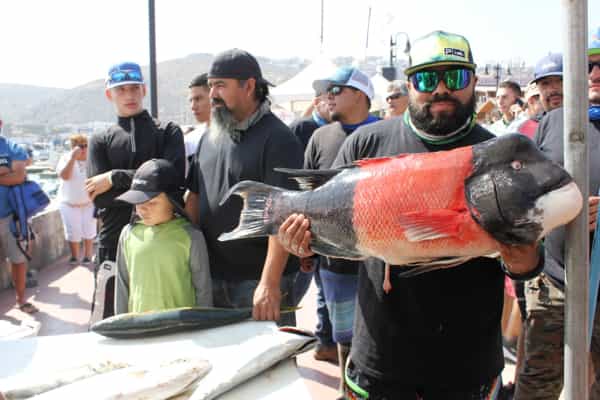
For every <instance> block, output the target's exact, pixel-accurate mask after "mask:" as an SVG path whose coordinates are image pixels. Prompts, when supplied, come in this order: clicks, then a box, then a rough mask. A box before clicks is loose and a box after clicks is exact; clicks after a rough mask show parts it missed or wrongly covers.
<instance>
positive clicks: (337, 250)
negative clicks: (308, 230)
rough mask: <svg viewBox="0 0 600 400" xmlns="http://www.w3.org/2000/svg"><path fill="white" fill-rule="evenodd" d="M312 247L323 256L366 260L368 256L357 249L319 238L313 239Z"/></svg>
mask: <svg viewBox="0 0 600 400" xmlns="http://www.w3.org/2000/svg"><path fill="white" fill-rule="evenodd" d="M310 249H311V250H312V251H314V252H315V253H318V254H321V255H322V256H327V257H333V258H344V259H346V260H364V259H365V258H366V257H365V256H363V255H362V254H360V253H358V252H356V251H352V250H348V249H344V248H341V247H339V246H336V245H335V244H332V243H329V242H325V241H323V240H321V239H318V238H316V239H313V240H312V241H311V242H310Z"/></svg>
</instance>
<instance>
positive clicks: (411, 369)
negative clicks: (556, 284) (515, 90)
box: [278, 31, 542, 400]
mask: <svg viewBox="0 0 600 400" xmlns="http://www.w3.org/2000/svg"><path fill="white" fill-rule="evenodd" d="M411 60H412V63H411V65H410V67H409V68H407V69H406V71H405V73H406V75H407V76H408V80H409V82H408V91H409V106H408V112H407V113H405V114H404V117H403V118H392V119H390V120H386V121H381V122H377V123H374V124H370V125H367V126H364V127H361V128H359V129H357V130H356V131H355V132H354V133H353V134H352V135H351V136H349V137H348V139H347V140H346V141H345V142H344V144H343V145H342V148H341V149H340V152H339V154H338V156H337V158H336V160H335V161H334V163H333V166H334V167H340V166H343V165H348V164H350V163H352V162H353V161H355V160H359V159H362V158H368V157H386V156H395V155H398V154H402V153H424V152H435V151H441V150H450V149H454V148H457V147H462V146H469V145H473V144H476V143H480V142H483V141H485V140H488V139H491V138H493V137H494V135H493V134H492V133H490V132H488V131H487V130H485V129H484V128H482V127H481V126H479V125H477V124H476V122H475V120H474V110H475V84H476V82H477V77H476V76H475V74H474V71H475V67H476V66H475V63H474V62H473V55H472V53H471V48H470V46H469V43H468V41H467V40H466V39H465V38H464V37H462V36H460V35H456V34H452V33H447V32H442V31H435V32H432V33H430V34H428V35H426V36H424V37H422V38H420V39H418V40H416V41H415V42H414V43H413V46H412V50H411ZM415 195H416V194H415ZM309 225H310V221H308V220H307V219H306V218H304V217H303V216H292V217H290V218H288V219H287V220H286V221H285V222H284V223H283V224H282V226H281V228H280V230H279V234H278V237H279V240H280V241H281V243H282V244H283V245H284V247H285V248H286V249H290V250H292V249H293V250H294V251H295V253H297V254H303V255H304V256H308V255H310V254H312V252H311V250H310V237H311V236H310V232H309V231H308V227H309ZM501 255H502V258H503V263H500V262H499V261H498V260H496V259H492V258H476V259H472V260H469V261H467V262H465V263H463V264H461V265H459V266H456V267H453V268H449V269H441V270H437V271H433V272H428V273H425V274H422V275H418V276H415V277H412V278H402V277H399V276H398V275H397V272H396V271H399V270H400V269H396V268H394V266H392V268H391V271H390V274H389V275H390V276H389V280H390V281H391V286H392V288H393V289H392V290H391V291H386V290H384V287H383V284H384V281H385V279H386V276H385V275H386V272H385V271H386V268H385V264H384V262H383V261H381V260H378V259H374V258H368V259H366V260H365V261H364V264H365V267H364V268H360V269H359V280H358V297H357V305H356V314H355V321H354V332H353V338H352V349H351V352H350V360H349V362H348V366H347V368H346V371H345V382H346V385H347V389H346V390H347V397H348V398H350V399H367V398H368V399H370V400H391V399H394V400H415V399H426V400H441V399H443V400H449V399H451V400H454V399H457V400H467V399H469V400H470V399H481V400H483V399H495V398H497V397H496V396H498V392H499V390H500V386H501V377H500V374H501V372H502V369H503V366H504V359H503V353H502V336H501V329H500V319H501V313H502V301H503V291H504V276H505V274H509V275H510V276H512V277H520V278H528V277H531V276H534V275H535V274H537V273H538V271H539V269H540V268H541V266H542V263H541V257H540V255H541V254H540V252H539V250H538V248H537V245H533V246H513V247H509V246H506V247H503V248H502V250H501Z"/></svg>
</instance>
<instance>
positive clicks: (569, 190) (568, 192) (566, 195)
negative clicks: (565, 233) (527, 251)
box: [528, 180, 583, 237]
mask: <svg viewBox="0 0 600 400" xmlns="http://www.w3.org/2000/svg"><path fill="white" fill-rule="evenodd" d="M582 208H583V196H582V194H581V191H580V190H579V187H578V186H577V184H576V183H575V182H573V181H572V180H571V182H569V183H567V184H566V185H563V186H560V187H558V188H556V189H554V190H552V191H550V192H548V193H546V194H544V195H543V196H540V197H539V198H538V199H537V200H536V202H535V208H534V209H533V210H532V211H531V212H530V215H528V218H532V219H535V218H536V216H537V218H538V219H539V218H540V217H539V215H540V214H541V215H542V218H541V221H540V223H541V225H542V233H541V235H540V237H543V236H546V235H547V234H548V233H549V232H550V231H551V230H552V229H554V228H556V227H557V226H561V225H565V224H567V223H569V222H571V221H572V220H573V219H575V217H577V215H579V213H580V212H581V209H582Z"/></svg>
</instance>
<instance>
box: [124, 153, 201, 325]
mask: <svg viewBox="0 0 600 400" xmlns="http://www.w3.org/2000/svg"><path fill="white" fill-rule="evenodd" d="M177 176H178V175H177V172H176V171H175V168H174V167H173V165H172V164H171V163H170V162H169V161H167V160H163V159H152V160H149V161H146V162H145V163H144V164H142V165H141V166H140V168H139V169H138V170H137V171H136V173H135V175H134V177H133V181H132V184H131V189H130V190H129V191H127V192H125V193H123V194H122V195H121V196H119V197H117V200H121V201H125V202H127V203H130V204H133V205H135V211H136V214H137V215H138V216H139V219H136V220H135V221H134V222H132V223H130V224H129V225H127V226H125V227H124V228H123V231H122V232H121V236H120V238H119V246H118V249H117V281H116V295H115V313H116V314H121V313H126V312H144V311H158V310H165V309H170V308H178V307H193V306H212V288H211V278H210V269H209V264H208V253H207V250H206V242H205V240H204V235H203V234H202V232H201V231H199V230H197V229H195V228H194V227H193V226H192V224H191V223H190V222H189V221H188V220H187V218H186V217H185V212H184V211H183V209H182V207H181V205H180V203H179V202H178V201H177V196H178V195H179V196H180V195H181V193H182V192H181V189H180V188H179V187H178V186H177V182H178V179H177Z"/></svg>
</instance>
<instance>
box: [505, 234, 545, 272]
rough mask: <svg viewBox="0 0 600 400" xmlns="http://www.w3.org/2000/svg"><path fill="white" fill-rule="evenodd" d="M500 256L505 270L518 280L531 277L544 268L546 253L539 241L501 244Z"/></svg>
mask: <svg viewBox="0 0 600 400" xmlns="http://www.w3.org/2000/svg"><path fill="white" fill-rule="evenodd" d="M500 257H502V264H503V267H504V269H505V272H506V273H507V274H508V275H509V276H510V277H511V278H512V279H517V280H526V279H531V278H533V277H534V276H536V275H537V274H539V273H540V272H541V271H542V269H543V268H544V253H543V249H542V247H541V246H540V244H539V243H537V242H536V243H534V244H526V245H504V244H501V245H500Z"/></svg>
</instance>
